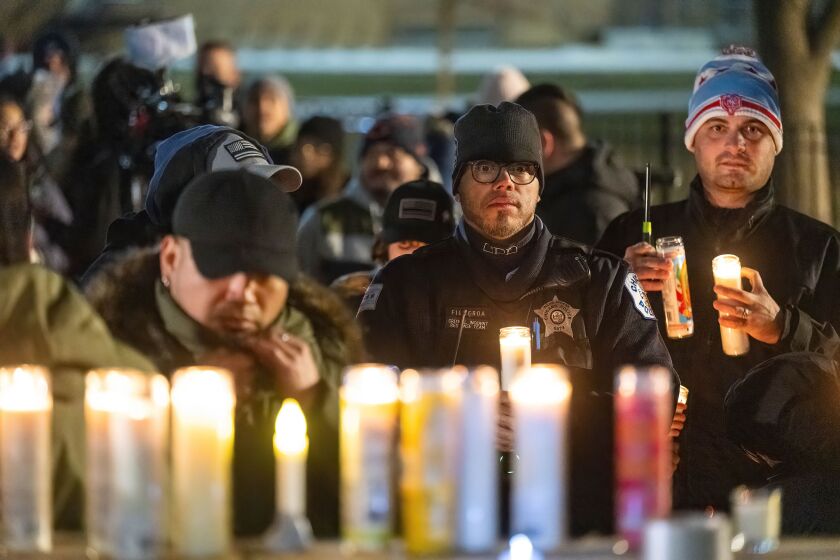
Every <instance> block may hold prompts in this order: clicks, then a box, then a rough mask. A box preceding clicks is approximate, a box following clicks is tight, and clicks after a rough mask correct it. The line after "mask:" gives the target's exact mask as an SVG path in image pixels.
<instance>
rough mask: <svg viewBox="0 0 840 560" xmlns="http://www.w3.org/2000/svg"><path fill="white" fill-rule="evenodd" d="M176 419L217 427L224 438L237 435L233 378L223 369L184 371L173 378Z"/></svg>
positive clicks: (194, 368)
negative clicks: (232, 417) (234, 424)
mask: <svg viewBox="0 0 840 560" xmlns="http://www.w3.org/2000/svg"><path fill="white" fill-rule="evenodd" d="M171 399H172V408H173V410H174V418H175V419H179V418H180V419H181V420H182V421H183V422H185V423H189V424H196V425H205V426H213V427H214V428H215V429H216V430H217V432H218V433H219V434H220V436H221V437H228V436H230V435H232V434H233V422H232V421H231V411H232V409H233V407H234V406H235V405H236V396H235V394H234V389H233V381H232V374H231V373H230V372H229V371H227V370H225V369H221V368H211V367H201V366H198V367H189V368H182V369H179V370H178V371H176V372H175V374H174V375H173V376H172V394H171Z"/></svg>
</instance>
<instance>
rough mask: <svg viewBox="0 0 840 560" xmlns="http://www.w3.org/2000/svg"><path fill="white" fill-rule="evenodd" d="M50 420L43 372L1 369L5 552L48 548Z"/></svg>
mask: <svg viewBox="0 0 840 560" xmlns="http://www.w3.org/2000/svg"><path fill="white" fill-rule="evenodd" d="M51 415H52V394H51V392H50V384H49V375H48V373H47V370H46V369H44V368H41V367H36V366H23V365H22V366H17V367H5V368H0V496H2V500H0V512H2V516H0V519H2V524H3V545H4V547H5V548H6V549H7V550H9V551H13V552H24V553H25V552H48V551H49V550H50V549H51V548H52V484H51V474H52V463H51V459H50V418H51Z"/></svg>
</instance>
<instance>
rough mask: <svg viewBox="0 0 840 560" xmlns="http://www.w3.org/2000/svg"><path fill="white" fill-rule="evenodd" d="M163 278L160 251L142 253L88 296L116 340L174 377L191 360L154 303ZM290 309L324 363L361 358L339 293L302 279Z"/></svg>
mask: <svg viewBox="0 0 840 560" xmlns="http://www.w3.org/2000/svg"><path fill="white" fill-rule="evenodd" d="M159 278H160V261H159V252H158V250H157V249H156V248H154V249H152V248H147V249H138V250H133V251H130V252H128V253H127V254H126V255H125V256H123V257H122V258H120V259H117V260H116V261H115V262H114V263H112V264H111V265H109V266H107V267H105V268H103V269H102V271H101V272H99V273H98V274H97V275H96V276H95V277H93V278H92V279H91V281H90V282H89V283H88V285H87V287H86V290H85V291H86V295H87V296H88V299H89V300H90V302H91V303H92V304H93V306H94V307H95V308H96V309H97V311H98V312H99V313H100V315H102V317H103V318H104V319H105V322H106V323H107V324H108V326H109V327H110V328H111V331H112V332H113V334H114V336H116V337H117V338H119V339H121V340H124V341H126V342H128V343H129V344H131V345H132V346H134V347H135V348H136V349H137V350H139V351H140V352H142V353H143V354H145V355H146V356H148V357H149V358H151V359H152V360H154V361H155V362H156V364H157V365H158V367H159V368H160V369H161V370H163V371H166V372H169V371H171V370H172V369H174V368H177V367H181V366H183V365H187V364H189V363H190V361H191V359H192V356H190V355H189V352H188V351H187V350H186V349H185V348H184V347H183V346H182V345H181V344H180V343H179V342H178V341H177V340H176V339H175V338H174V337H173V336H172V335H171V334H169V333H168V332H167V331H166V329H165V327H164V322H163V318H162V317H161V315H160V313H159V311H158V307H157V303H156V300H155V283H156V282H157V281H158V279H159ZM286 305H289V306H292V307H293V308H294V309H296V310H298V311H300V312H301V313H303V314H304V315H305V316H306V317H307V319H309V321H310V322H311V324H312V328H313V330H314V333H315V338H316V340H317V342H318V346H319V347H320V349H321V352H322V354H323V357H324V359H325V360H328V361H333V362H338V363H341V364H349V363H353V362H356V361H359V360H360V359H361V357H362V355H363V351H362V343H361V334H360V332H359V329H358V327H357V326H356V324H355V322H354V320H353V318H352V316H351V314H350V312H349V311H348V310H347V309H346V308H345V306H344V305H343V304H342V302H341V300H340V299H339V298H338V296H336V295H335V294H334V293H332V292H331V291H329V290H328V289H327V288H324V287H323V286H321V285H319V284H318V283H316V282H315V281H314V280H311V279H309V278H306V277H303V278H301V279H300V280H298V281H297V282H295V283H293V284H291V285H290V287H289V299H288V301H287V303H286Z"/></svg>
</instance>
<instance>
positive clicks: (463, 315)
mask: <svg viewBox="0 0 840 560" xmlns="http://www.w3.org/2000/svg"><path fill="white" fill-rule="evenodd" d="M462 321H463V323H464V330H465V331H466V330H474V331H486V330H487V325H488V324H489V323H490V320H489V319H488V318H487V309H486V308H484V307H447V308H446V328H447V329H460V328H461V322H462Z"/></svg>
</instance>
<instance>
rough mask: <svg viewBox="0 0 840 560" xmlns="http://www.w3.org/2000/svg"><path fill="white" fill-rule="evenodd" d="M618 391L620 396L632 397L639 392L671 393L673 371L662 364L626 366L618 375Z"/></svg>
mask: <svg viewBox="0 0 840 560" xmlns="http://www.w3.org/2000/svg"><path fill="white" fill-rule="evenodd" d="M616 391H617V392H618V395H619V396H620V397H631V396H633V395H635V394H637V393H654V394H657V395H664V394H669V393H670V392H671V372H670V371H669V370H667V369H666V368H664V367H660V366H649V367H639V368H636V367H633V366H624V367H622V368H621V370H620V371H619V372H618V376H617V377H616Z"/></svg>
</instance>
